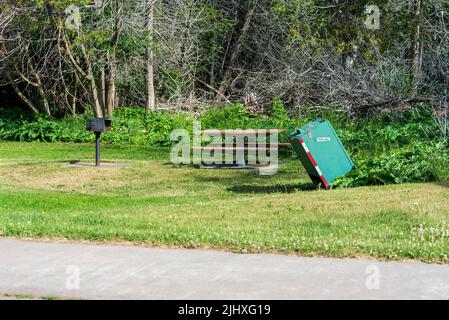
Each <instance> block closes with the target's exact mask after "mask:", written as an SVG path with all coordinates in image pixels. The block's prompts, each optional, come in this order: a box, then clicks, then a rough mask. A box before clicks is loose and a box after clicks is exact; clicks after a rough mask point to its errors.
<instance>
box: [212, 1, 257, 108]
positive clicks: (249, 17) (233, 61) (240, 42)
mask: <svg viewBox="0 0 449 320" xmlns="http://www.w3.org/2000/svg"><path fill="white" fill-rule="evenodd" d="M256 5H257V2H256V1H252V3H251V7H250V9H249V10H248V12H247V13H246V16H245V23H244V24H243V27H242V29H241V31H240V35H239V37H238V39H237V42H236V45H235V47H234V50H233V52H232V55H231V59H230V60H229V64H228V66H227V68H226V71H225V73H224V75H223V81H222V82H221V85H220V88H219V89H218V94H217V96H216V99H215V102H217V103H219V102H221V101H222V98H223V96H225V94H226V91H227V90H228V89H229V86H230V84H231V76H232V71H233V70H234V67H235V65H236V63H237V60H238V58H239V55H240V52H241V51H242V47H243V43H244V42H245V39H246V36H247V34H248V32H249V29H250V27H251V21H252V19H253V17H254V12H255V11H256Z"/></svg>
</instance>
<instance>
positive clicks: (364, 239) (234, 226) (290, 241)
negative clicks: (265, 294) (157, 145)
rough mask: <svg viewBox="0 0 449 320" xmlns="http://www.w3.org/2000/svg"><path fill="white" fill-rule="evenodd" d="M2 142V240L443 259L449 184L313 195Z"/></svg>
mask: <svg viewBox="0 0 449 320" xmlns="http://www.w3.org/2000/svg"><path fill="white" fill-rule="evenodd" d="M93 153H94V150H93V146H91V145H75V144H40V143H30V144H26V143H0V236H3V237H26V238H50V239H53V238H54V239H69V240H90V241H100V242H102V241H108V242H132V243H136V244H147V245H156V246H176V247H188V248H195V247H209V248H225V249H228V250H232V251H236V252H278V253H286V254H299V255H303V256H315V255H320V256H330V257H372V258H384V259H391V260H401V259H417V260H421V261H425V262H440V263H447V262H449V184H410V185H394V186H382V187H364V188H355V189H340V190H332V191H324V190H314V189H311V185H310V182H309V179H308V177H307V175H306V173H305V172H304V170H303V169H302V168H301V167H300V164H299V162H297V160H294V159H284V160H283V161H282V162H283V166H282V168H281V170H280V171H279V174H277V175H275V176H273V177H263V176H258V175H256V174H255V173H253V172H250V171H229V170H201V169H196V168H193V167H181V168H174V167H172V166H171V164H170V162H169V153H168V150H164V149H142V148H135V147H112V146H104V148H103V158H104V159H105V160H107V161H116V162H120V163H126V164H127V166H126V168H124V169H106V168H102V169H96V168H91V167H77V166H72V165H70V163H69V162H70V161H73V160H80V161H92V159H93V156H94V154H93Z"/></svg>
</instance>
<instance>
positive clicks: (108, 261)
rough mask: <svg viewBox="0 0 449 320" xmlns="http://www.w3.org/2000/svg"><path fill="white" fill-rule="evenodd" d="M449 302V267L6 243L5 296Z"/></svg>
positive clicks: (2, 249) (2, 261)
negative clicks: (431, 300)
mask: <svg viewBox="0 0 449 320" xmlns="http://www.w3.org/2000/svg"><path fill="white" fill-rule="evenodd" d="M5 293H8V294H31V295H33V296H35V297H43V296H60V297H79V298H86V299H244V300H246V299H444V300H447V299H449V266H440V265H426V264H420V263H384V262H377V261H369V260H336V259H319V258H298V257H289V256H282V255H240V254H232V253H225V252H220V251H210V250H176V249H175V250H173V249H148V248H140V247H124V246H98V245H87V244H65V243H39V242H31V241H18V240H13V239H0V297H1V296H2V295H3V294H5Z"/></svg>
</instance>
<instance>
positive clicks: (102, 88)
mask: <svg viewBox="0 0 449 320" xmlns="http://www.w3.org/2000/svg"><path fill="white" fill-rule="evenodd" d="M98 95H99V99H100V104H101V107H102V109H103V112H105V111H106V75H105V71H104V67H103V68H101V71H100V88H99V92H98Z"/></svg>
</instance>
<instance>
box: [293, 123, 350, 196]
mask: <svg viewBox="0 0 449 320" xmlns="http://www.w3.org/2000/svg"><path fill="white" fill-rule="evenodd" d="M289 138H290V139H291V140H292V145H293V148H294V149H295V151H296V153H297V154H298V157H299V159H300V160H301V162H302V164H303V166H304V168H305V169H306V171H307V173H308V174H309V176H310V178H311V179H312V181H313V182H314V183H315V184H323V185H324V187H325V188H326V189H328V188H330V186H331V185H332V183H333V182H334V181H335V179H337V178H340V177H342V176H344V175H346V174H348V173H349V172H351V171H352V170H353V169H354V163H353V162H352V160H351V158H350V157H349V155H348V153H347V152H346V150H345V148H344V146H343V144H342V143H341V141H340V139H339V138H338V136H337V133H336V132H335V130H334V128H333V127H332V125H331V124H330V122H329V121H326V120H315V121H312V122H309V123H308V124H306V125H305V126H304V127H302V128H300V129H296V131H295V132H293V133H292V134H290V135H289Z"/></svg>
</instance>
